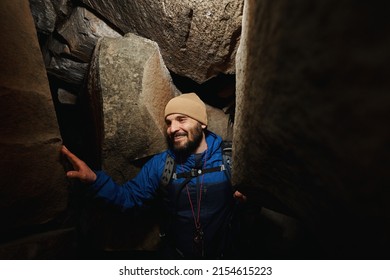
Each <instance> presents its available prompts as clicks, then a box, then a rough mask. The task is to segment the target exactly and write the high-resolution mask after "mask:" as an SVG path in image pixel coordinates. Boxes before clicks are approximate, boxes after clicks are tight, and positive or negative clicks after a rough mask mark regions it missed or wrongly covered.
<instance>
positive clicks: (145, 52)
mask: <svg viewBox="0 0 390 280" xmlns="http://www.w3.org/2000/svg"><path fill="white" fill-rule="evenodd" d="M88 83H89V92H90V94H91V99H92V100H95V102H92V104H96V107H95V108H93V110H94V111H95V112H97V113H96V114H97V115H101V116H102V119H98V120H97V122H98V123H97V127H98V128H99V129H104V131H101V137H102V138H101V141H102V142H101V143H102V144H101V149H102V152H103V154H102V165H103V167H104V169H105V170H107V171H108V172H109V173H110V174H111V175H112V176H113V177H114V178H115V179H117V180H119V181H124V180H127V179H129V178H131V177H132V176H134V175H135V174H134V173H133V172H134V170H133V171H131V169H130V168H129V164H130V163H131V161H134V160H137V159H142V158H145V157H148V156H152V155H154V154H156V153H159V152H161V151H163V150H165V149H166V141H165V136H164V132H165V128H164V108H165V105H166V103H167V102H168V101H169V99H171V98H172V97H173V96H175V95H177V94H178V91H177V89H176V87H175V86H174V85H173V84H172V80H171V77H170V75H169V72H168V70H167V69H166V67H165V65H164V62H163V61H162V58H161V55H160V51H159V48H158V46H157V44H156V43H155V42H153V41H150V40H148V39H145V38H142V37H139V36H136V35H134V34H130V33H129V34H127V35H126V36H124V37H123V38H107V37H105V38H103V39H101V40H100V41H99V43H98V44H97V46H96V50H95V53H94V57H93V61H92V62H91V71H90V79H89V82H88ZM96 101H97V102H96ZM100 111H101V113H99V112H100ZM137 171H138V169H137Z"/></svg>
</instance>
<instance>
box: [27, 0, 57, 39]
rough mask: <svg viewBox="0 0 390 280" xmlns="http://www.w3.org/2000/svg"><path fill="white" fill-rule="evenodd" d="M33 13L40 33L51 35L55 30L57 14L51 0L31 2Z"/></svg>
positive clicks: (34, 0) (33, 0)
mask: <svg viewBox="0 0 390 280" xmlns="http://www.w3.org/2000/svg"><path fill="white" fill-rule="evenodd" d="M29 3H30V8H31V13H32V16H33V18H34V22H35V27H36V29H37V31H38V32H41V33H44V34H50V33H52V32H53V31H54V29H55V23H56V19H57V14H56V11H55V9H54V6H53V3H52V1H51V0H30V1H29Z"/></svg>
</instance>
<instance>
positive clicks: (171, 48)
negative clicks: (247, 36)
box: [82, 0, 243, 83]
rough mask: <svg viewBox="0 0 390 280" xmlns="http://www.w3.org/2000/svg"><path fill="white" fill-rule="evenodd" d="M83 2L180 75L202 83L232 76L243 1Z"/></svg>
mask: <svg viewBox="0 0 390 280" xmlns="http://www.w3.org/2000/svg"><path fill="white" fill-rule="evenodd" d="M82 2H83V3H85V4H86V5H88V6H90V7H91V8H92V9H94V10H96V11H97V12H98V13H100V14H102V15H103V16H104V17H105V18H106V19H107V20H108V21H110V22H111V23H112V24H113V25H115V26H117V27H118V28H119V29H120V30H122V31H123V32H124V33H127V32H132V33H135V34H138V35H140V36H142V37H145V38H148V39H151V40H153V41H155V42H157V44H158V45H159V47H160V48H161V53H162V56H163V58H164V61H165V64H166V65H167V67H168V68H169V69H170V70H172V71H174V72H175V73H177V74H179V75H182V76H187V77H190V78H192V79H193V80H195V81H197V82H198V83H201V82H204V81H206V80H208V79H209V78H211V77H213V76H215V75H217V74H218V73H234V72H235V64H234V57H235V53H236V49H237V46H238V40H239V36H240V32H241V16H242V6H243V1H242V0H223V1H200V0H185V1H177V0H164V1H154V0H146V1H127V2H123V1H119V0H114V1H110V2H107V1H100V0H99V1H90V0H83V1H82Z"/></svg>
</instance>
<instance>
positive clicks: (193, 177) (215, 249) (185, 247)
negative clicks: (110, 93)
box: [62, 93, 246, 258]
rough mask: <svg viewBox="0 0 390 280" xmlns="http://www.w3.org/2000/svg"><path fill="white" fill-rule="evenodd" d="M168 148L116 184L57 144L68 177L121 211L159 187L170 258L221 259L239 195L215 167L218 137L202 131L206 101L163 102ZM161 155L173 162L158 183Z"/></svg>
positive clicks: (218, 164) (219, 153) (219, 156)
mask: <svg viewBox="0 0 390 280" xmlns="http://www.w3.org/2000/svg"><path fill="white" fill-rule="evenodd" d="M165 123H166V125H167V141H168V145H169V149H168V150H167V151H164V152H162V153H159V154H157V155H155V156H154V157H153V158H151V159H150V160H149V161H148V162H147V163H146V164H145V165H144V166H143V167H142V169H141V171H140V172H139V173H138V175H137V176H136V177H135V178H133V179H132V180H129V181H128V182H126V183H125V184H123V185H122V186H119V185H118V184H116V183H115V182H114V181H113V180H112V179H111V178H110V177H109V176H108V175H106V174H105V173H104V172H103V171H97V172H94V171H92V170H91V169H90V168H89V167H88V166H87V165H86V164H85V163H84V162H83V161H81V160H80V159H79V158H77V157H76V156H75V155H74V154H72V153H71V152H70V151H69V150H67V149H66V147H63V148H62V153H63V154H65V155H66V156H67V157H68V158H69V160H70V161H71V163H72V164H73V167H74V169H75V170H73V171H68V172H67V176H68V177H69V178H77V179H80V180H81V181H83V182H85V183H87V184H89V185H90V188H91V189H92V191H94V192H95V193H96V197H97V198H100V199H103V200H105V201H107V202H109V203H111V204H114V205H117V206H120V207H121V208H122V209H123V210H125V209H128V208H133V207H140V206H142V205H143V204H144V202H145V201H147V200H151V199H153V198H155V197H156V196H157V195H156V194H157V192H158V191H159V189H160V190H161V188H164V193H165V196H166V197H165V199H164V201H165V208H166V209H167V212H168V213H169V217H168V218H167V224H166V232H165V233H166V238H167V244H168V245H169V246H167V248H169V249H170V250H167V251H169V252H170V253H169V256H170V257H172V258H176V257H177V258H178V257H184V258H202V257H204V258H222V257H224V256H225V255H226V253H227V250H228V247H229V245H230V243H231V237H232V234H233V228H234V226H233V225H232V221H233V212H234V209H235V202H236V201H235V199H234V198H236V200H245V199H246V198H245V196H244V195H242V194H241V193H239V192H237V191H236V192H234V193H233V190H232V186H231V183H230V181H229V179H228V175H227V174H226V172H225V171H224V170H223V168H221V165H222V164H223V159H222V149H221V144H222V139H221V137H220V136H217V135H216V134H214V133H212V132H211V131H208V130H207V112H206V106H205V104H204V103H203V102H202V100H201V99H200V98H199V97H198V96H197V95H196V94H195V93H187V94H182V95H180V96H177V97H175V98H173V99H171V100H170V101H169V102H168V104H167V105H166V107H165ZM167 157H170V158H171V159H173V161H174V163H175V164H174V166H175V169H176V170H174V172H175V176H173V178H172V179H171V180H170V181H169V184H168V185H167V186H163V187H162V186H161V178H162V175H163V174H164V169H165V166H166V160H167Z"/></svg>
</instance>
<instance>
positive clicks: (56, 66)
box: [46, 56, 88, 85]
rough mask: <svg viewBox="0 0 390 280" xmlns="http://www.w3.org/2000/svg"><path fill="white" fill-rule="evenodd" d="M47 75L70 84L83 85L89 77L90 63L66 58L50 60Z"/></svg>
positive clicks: (52, 58)
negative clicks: (87, 76)
mask: <svg viewBox="0 0 390 280" xmlns="http://www.w3.org/2000/svg"><path fill="white" fill-rule="evenodd" d="M46 70H47V73H48V74H51V75H53V76H55V77H57V78H59V79H60V80H62V81H65V82H67V83H70V84H75V85H82V84H83V82H84V79H85V77H86V75H87V70H88V63H83V62H77V61H74V60H72V59H68V58H65V57H54V56H52V57H51V58H50V62H49V64H48V65H47V67H46Z"/></svg>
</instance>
